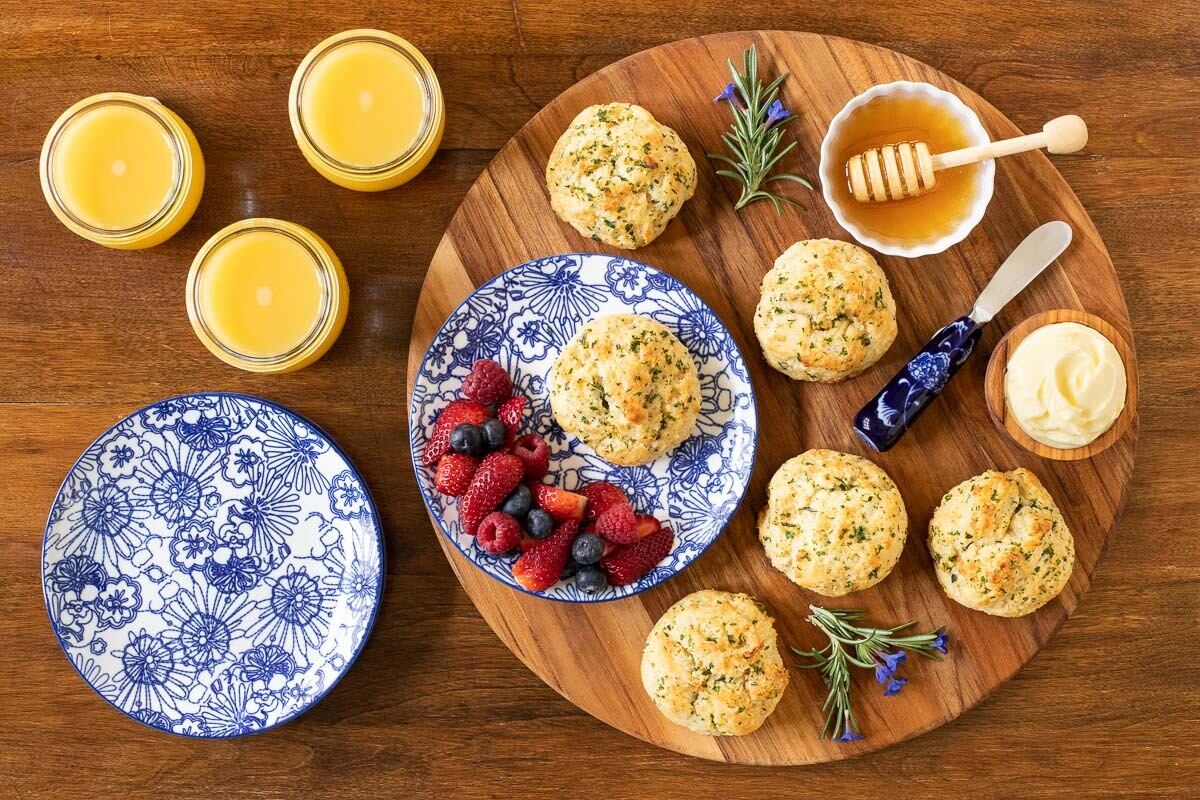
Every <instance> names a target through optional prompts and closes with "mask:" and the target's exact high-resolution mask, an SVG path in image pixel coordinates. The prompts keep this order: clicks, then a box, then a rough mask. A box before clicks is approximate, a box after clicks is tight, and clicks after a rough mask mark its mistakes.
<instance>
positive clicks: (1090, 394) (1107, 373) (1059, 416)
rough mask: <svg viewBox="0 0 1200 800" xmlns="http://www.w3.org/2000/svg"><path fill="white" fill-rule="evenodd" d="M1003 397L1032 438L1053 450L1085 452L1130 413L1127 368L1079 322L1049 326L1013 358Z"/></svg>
mask: <svg viewBox="0 0 1200 800" xmlns="http://www.w3.org/2000/svg"><path fill="white" fill-rule="evenodd" d="M1004 395H1005V399H1006V400H1007V401H1008V408H1009V411H1010V413H1011V414H1012V416H1013V418H1014V419H1015V420H1016V421H1017V424H1018V425H1020V426H1021V429H1022V430H1024V431H1025V432H1026V433H1027V434H1029V435H1030V436H1031V437H1033V438H1034V439H1036V440H1037V441H1039V442H1041V443H1042V444H1046V445H1050V446H1051V447H1058V448H1072V447H1082V446H1083V445H1085V444H1088V443H1090V442H1093V441H1095V440H1096V439H1097V438H1098V437H1099V436H1100V435H1101V434H1103V433H1104V432H1105V431H1106V430H1108V429H1109V428H1110V427H1111V426H1112V424H1113V422H1115V421H1116V419H1117V417H1119V416H1120V415H1121V410H1122V409H1124V408H1125V362H1123V361H1122V360H1121V354H1120V353H1118V352H1117V348H1116V347H1114V346H1113V343H1112V342H1110V341H1109V340H1108V339H1107V338H1106V337H1105V336H1104V335H1103V334H1102V333H1100V332H1099V331H1096V330H1095V329H1093V328H1089V327H1088V326H1086V325H1081V324H1079V323H1078V322H1057V323H1054V324H1052V325H1044V326H1042V327H1041V328H1038V329H1037V330H1035V331H1034V332H1033V333H1031V334H1029V335H1028V336H1027V337H1025V339H1024V341H1022V342H1021V343H1020V344H1019V345H1017V348H1016V350H1014V351H1013V353H1012V355H1011V356H1009V359H1008V368H1007V371H1006V373H1005V377H1004Z"/></svg>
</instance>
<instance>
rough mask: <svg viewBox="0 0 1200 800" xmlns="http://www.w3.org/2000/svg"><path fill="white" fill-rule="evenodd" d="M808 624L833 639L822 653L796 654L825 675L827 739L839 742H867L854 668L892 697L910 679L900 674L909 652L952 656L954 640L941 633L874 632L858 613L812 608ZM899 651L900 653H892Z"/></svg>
mask: <svg viewBox="0 0 1200 800" xmlns="http://www.w3.org/2000/svg"><path fill="white" fill-rule="evenodd" d="M808 609H809V611H811V612H812V613H811V614H809V616H808V621H809V622H811V623H812V624H813V625H815V626H816V627H818V628H820V629H821V631H822V632H823V633H824V634H825V635H826V636H828V637H829V644H827V645H826V646H825V647H822V648H820V649H812V650H799V649H797V648H795V647H793V648H792V652H793V653H795V654H796V655H798V656H801V657H803V658H809V659H812V663H810V664H797V665H796V666H798V667H800V668H801V669H817V670H820V673H821V677H822V678H823V679H824V681H825V684H826V686H828V687H829V692H828V694H827V695H826V697H825V704H824V706H823V708H824V709H825V729H824V730H823V731H822V735H823V736H826V737H828V738H830V739H833V740H834V741H838V742H853V741H855V740H857V739H861V738H863V737H862V735H861V734H859V733H858V725H857V723H855V721H854V709H853V707H852V705H851V701H850V667H851V666H856V667H862V668H864V669H873V670H875V680H876V681H877V682H878V683H882V684H885V685H884V689H883V694H884V696H886V697H891V696H892V695H896V694H899V693H900V690H901V689H903V688H904V685H905V684H907V683H908V678H904V677H901V676H899V675H897V674H896V672H897V670H898V669H899V668H900V665H901V664H903V663H904V661H905V659H906V658H907V653H908V652H913V653H916V654H918V655H922V656H925V657H926V658H932V659H940V658H941V656H943V655H945V654H946V652H947V649H946V645H947V643H948V642H949V641H950V637H949V636H947V635H946V632H945V630H944V629H942V628H938V629H937V630H935V631H929V632H928V633H916V634H908V635H903V636H898V635H897V634H899V633H900V632H901V631H903V630H905V629H907V628H911V627H912V626H913V625H915V624H916V623H915V622H906V623H904V624H903V625H897V626H896V627H894V628H872V627H869V626H867V625H860V624H858V623H859V620H861V619H862V612H861V611H857V610H853V609H825V608H821V607H820V606H809V607H808ZM893 648H895V649H893Z"/></svg>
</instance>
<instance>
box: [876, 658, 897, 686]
mask: <svg viewBox="0 0 1200 800" xmlns="http://www.w3.org/2000/svg"><path fill="white" fill-rule="evenodd" d="M894 671H895V670H891V669H888V665H887V664H885V663H883V662H882V661H876V662H875V682H876V683H887V680H888V678H890V677H892V673H893V672H894Z"/></svg>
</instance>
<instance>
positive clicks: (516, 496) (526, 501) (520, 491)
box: [500, 483, 533, 519]
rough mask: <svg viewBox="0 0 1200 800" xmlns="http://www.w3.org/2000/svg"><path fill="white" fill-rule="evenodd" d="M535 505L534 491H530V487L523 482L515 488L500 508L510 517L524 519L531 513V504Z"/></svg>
mask: <svg viewBox="0 0 1200 800" xmlns="http://www.w3.org/2000/svg"><path fill="white" fill-rule="evenodd" d="M532 505H533V492H531V491H529V487H528V486H526V485H525V484H523V483H521V484H518V485H517V488H516V489H514V490H513V493H512V494H510V495H509V496H508V499H507V500H505V501H504V505H502V506H500V510H501V511H503V512H504V513H505V514H508V515H509V516H510V517H516V518H517V519H524V518H525V515H526V514H528V513H529V508H530V506H532Z"/></svg>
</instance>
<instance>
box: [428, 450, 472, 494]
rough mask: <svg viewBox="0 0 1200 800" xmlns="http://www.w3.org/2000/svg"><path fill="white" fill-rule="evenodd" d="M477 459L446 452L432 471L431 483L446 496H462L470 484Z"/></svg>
mask: <svg viewBox="0 0 1200 800" xmlns="http://www.w3.org/2000/svg"><path fill="white" fill-rule="evenodd" d="M478 466H479V461H478V460H476V459H474V458H471V457H470V456H464V455H460V454H458V453H447V454H446V455H444V456H442V457H441V459H440V460H439V461H438V463H437V471H435V472H434V473H433V485H434V486H436V487H437V490H438V491H439V492H441V493H442V494H444V495H446V496H447V497H462V495H463V492H465V491H467V487H468V486H470V485H471V478H473V477H475V469H476V468H477V467H478Z"/></svg>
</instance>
